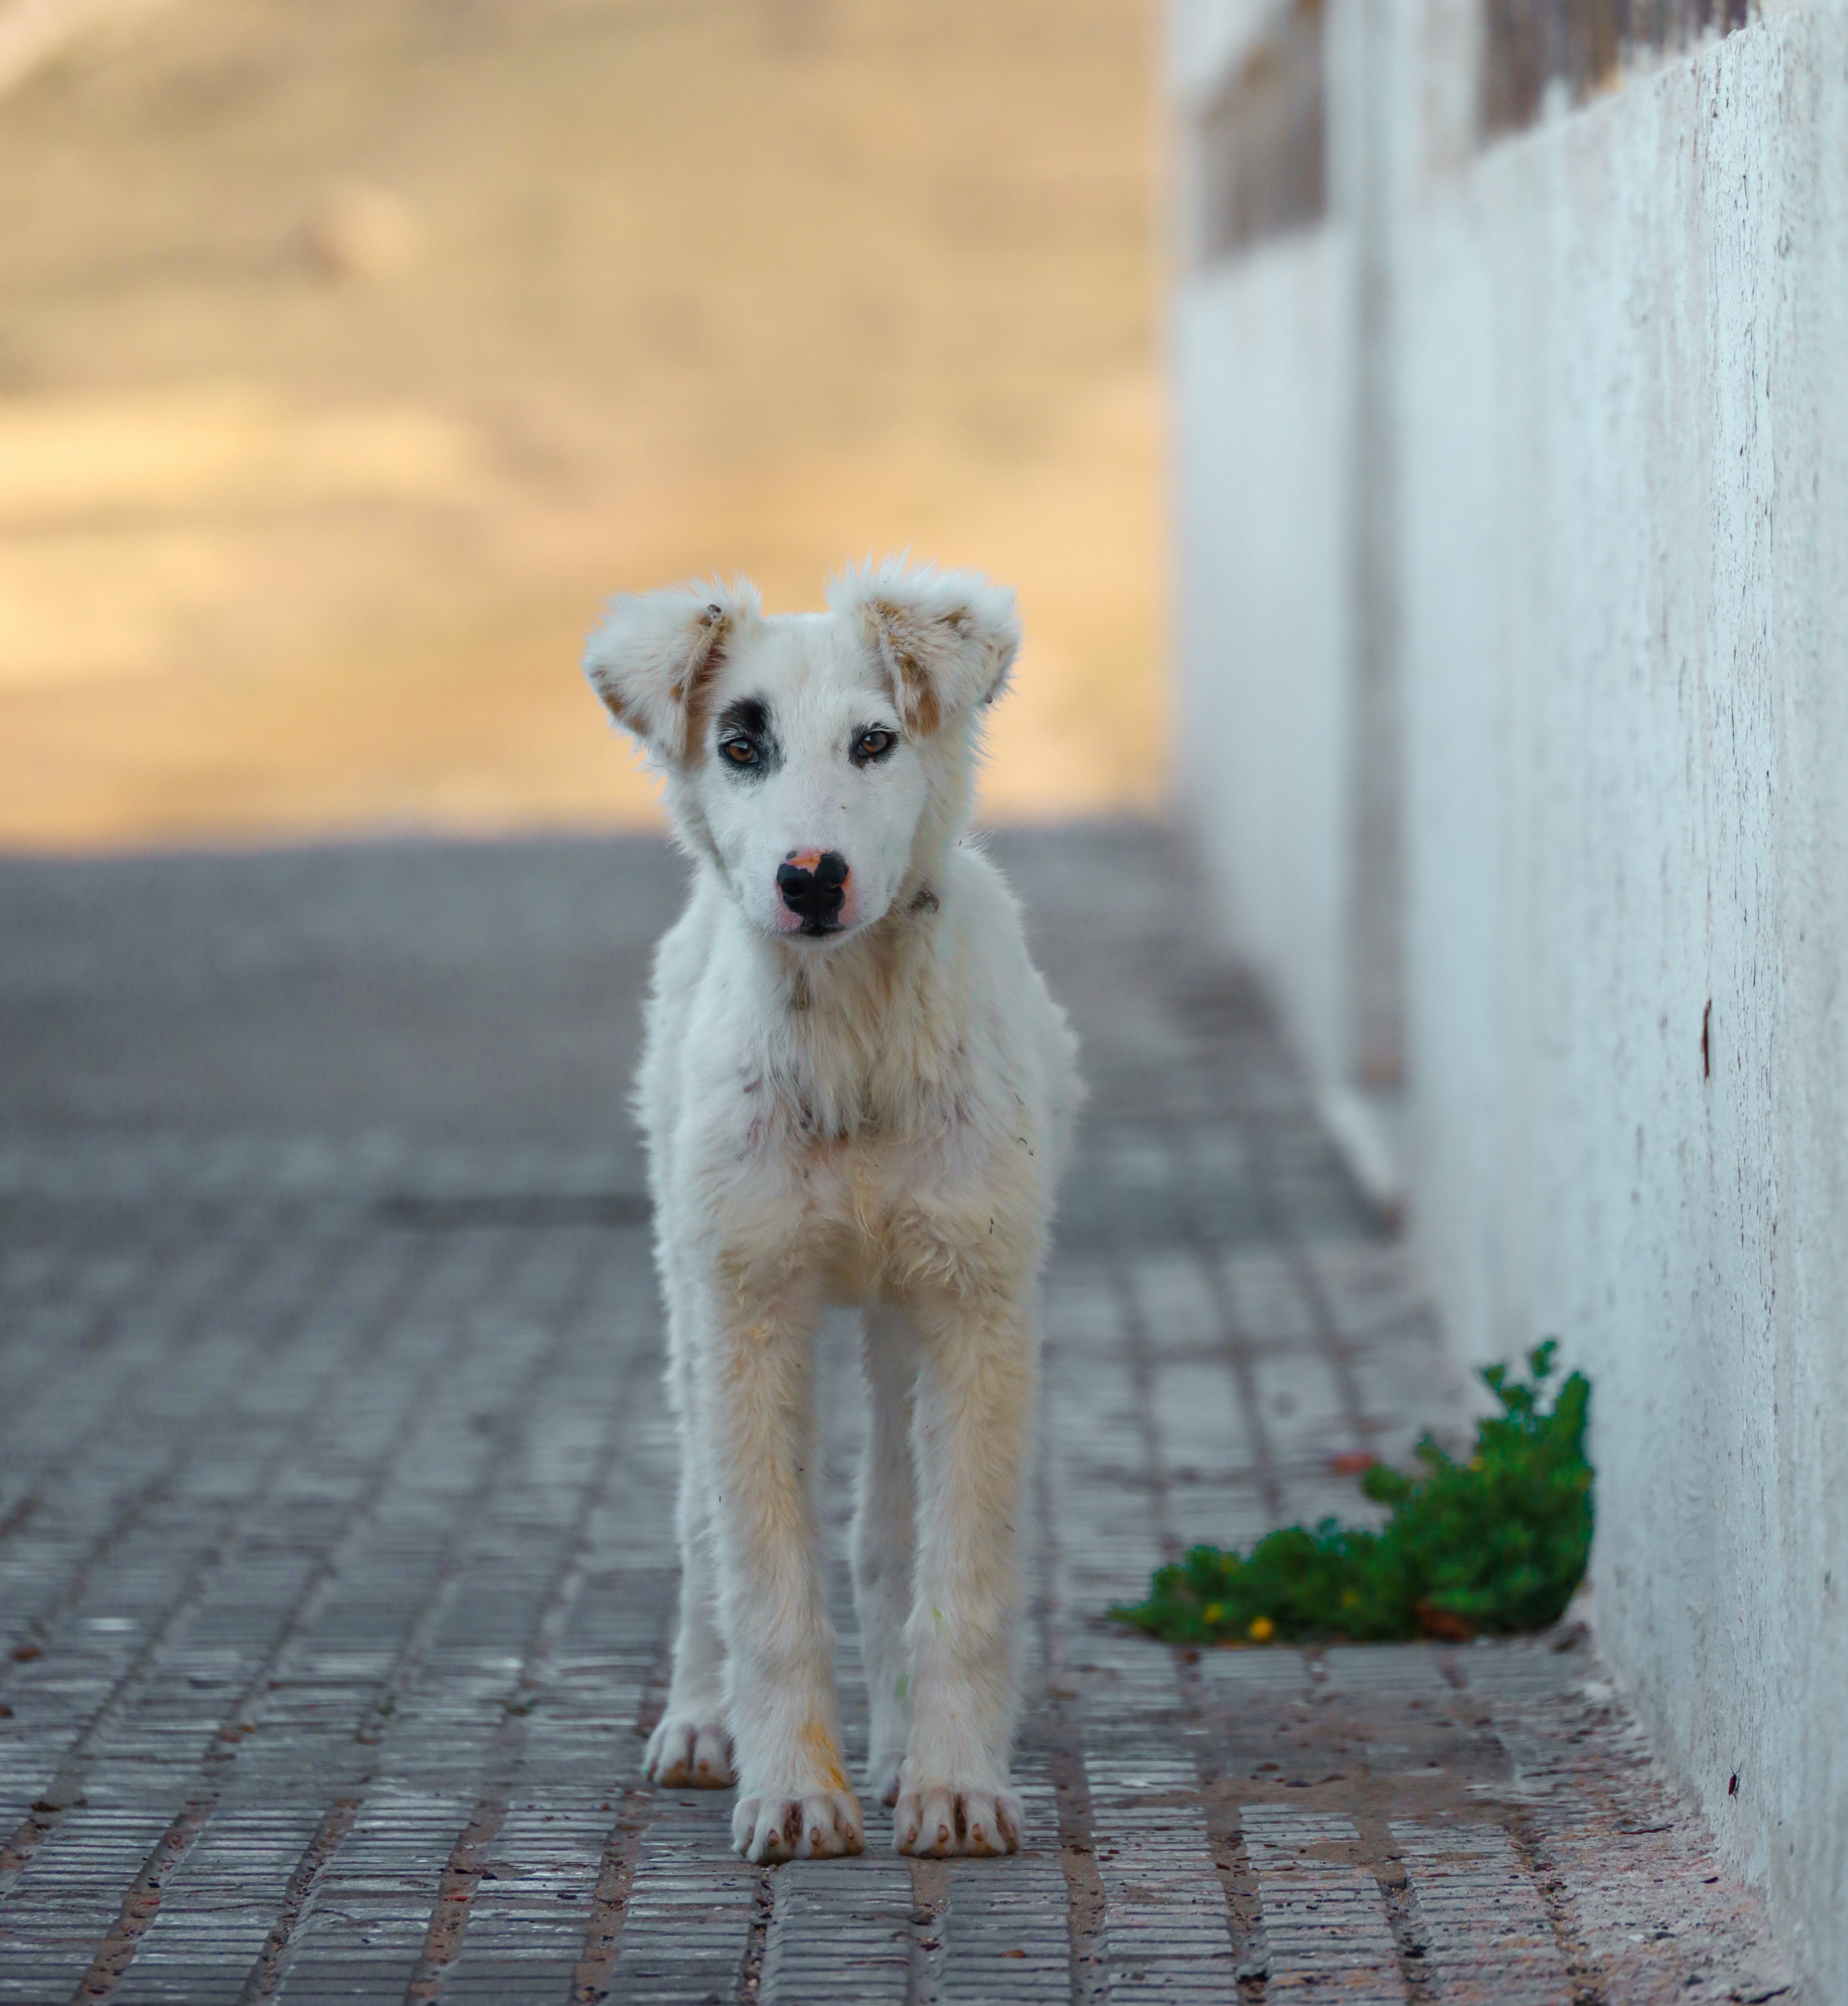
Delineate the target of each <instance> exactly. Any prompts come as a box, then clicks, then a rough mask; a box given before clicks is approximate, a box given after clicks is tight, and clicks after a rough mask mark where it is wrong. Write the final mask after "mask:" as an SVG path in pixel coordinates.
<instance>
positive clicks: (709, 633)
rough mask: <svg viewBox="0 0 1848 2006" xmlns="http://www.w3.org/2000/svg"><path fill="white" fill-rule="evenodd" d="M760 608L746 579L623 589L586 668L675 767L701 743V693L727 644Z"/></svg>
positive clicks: (627, 725)
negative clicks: (725, 583) (631, 590)
mask: <svg viewBox="0 0 1848 2006" xmlns="http://www.w3.org/2000/svg"><path fill="white" fill-rule="evenodd" d="M762 614H763V601H762V600H761V599H760V598H759V597H758V594H757V587H756V586H754V585H753V584H752V583H751V582H750V579H747V578H739V579H733V581H732V582H731V584H730V585H729V586H722V585H720V584H718V582H716V581H715V582H713V583H712V584H711V585H685V586H673V587H671V588H670V589H667V590H666V591H662V592H635V593H624V595H623V596H622V597H620V599H613V600H611V601H610V610H609V611H608V612H607V613H606V614H605V615H604V617H603V625H602V626H600V627H599V628H598V629H597V630H596V632H595V633H594V634H592V635H591V637H590V642H589V645H588V646H587V647H586V648H585V651H584V673H585V675H586V676H587V677H588V678H589V680H590V686H591V688H592V689H594V690H595V691H596V693H597V695H599V696H600V697H601V698H602V699H603V701H604V702H605V703H606V705H608V706H609V708H610V716H613V718H614V719H615V720H616V721H617V723H618V724H620V725H621V726H622V727H624V729H625V730H629V731H632V732H634V734H635V736H636V737H638V738H639V739H640V740H641V742H642V743H643V744H644V745H645V746H646V747H647V748H648V751H650V752H652V754H653V755H655V758H657V759H659V760H660V761H662V762H663V763H664V764H666V765H681V764H683V762H685V761H687V759H688V758H691V757H692V755H694V753H695V752H697V751H698V749H699V743H700V739H701V735H702V733H703V731H704V723H705V712H706V704H705V698H706V692H707V691H708V688H710V687H711V681H712V678H713V677H714V676H715V674H717V673H718V665H719V663H721V662H722V661H723V660H725V651H726V649H728V648H729V646H731V645H732V644H733V642H734V641H735V640H736V638H737V635H738V634H739V633H740V631H741V630H742V629H743V628H745V627H747V626H749V625H750V624H751V623H752V622H753V621H756V620H757V619H760V618H761V617H762Z"/></svg>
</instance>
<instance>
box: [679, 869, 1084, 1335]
mask: <svg viewBox="0 0 1848 2006" xmlns="http://www.w3.org/2000/svg"><path fill="white" fill-rule="evenodd" d="M963 889H964V894H965V897H964V899H956V898H954V896H951V895H950V894H949V892H947V891H946V893H945V895H944V896H943V898H940V897H939V896H938V895H937V894H936V892H934V891H933V892H932V895H931V897H930V898H929V899H927V900H922V901H919V900H918V899H915V896H914V898H912V899H907V900H906V901H905V903H903V904H901V906H898V908H897V909H896V910H894V912H893V913H891V914H890V915H888V916H887V918H886V919H885V920H883V921H882V922H881V923H880V925H879V926H878V927H876V928H874V929H873V930H871V932H870V936H869V937H868V938H866V939H865V940H864V941H861V942H859V943H856V944H855V948H856V951H855V952H852V953H850V954H842V955H838V956H835V957H833V958H831V959H828V960H826V961H823V960H821V959H820V958H819V957H816V958H811V959H806V960H802V961H796V960H792V959H791V958H790V957H789V956H788V955H779V954H766V953H764V952H761V951H760V950H759V949H758V948H757V944H756V943H754V942H751V941H749V940H748V939H747V938H744V937H743V936H742V935H740V934H733V931H732V930H731V927H730V924H729V921H728V920H727V919H726V918H725V917H724V915H722V914H720V913H713V915H712V916H713V917H715V919H716V920H717V922H718V931H716V932H715V934H714V935H713V937H711V938H710V939H709V940H708V941H707V942H706V943H705V947H706V950H707V951H706V952H705V953H704V955H698V956H697V963H698V965H697V967H695V966H694V965H692V964H693V962H694V959H695V957H694V956H691V955H690V956H689V957H688V965H687V966H686V968H685V970H684V976H685V977H686V978H688V979H687V980H686V984H685V986H684V987H680V988H679V993H678V996H677V998H676V994H675V990H676V986H677V985H676V984H675V983H674V982H673V971H672V964H673V963H674V961H675V960H676V959H678V957H677V956H676V955H675V954H674V952H673V945H672V944H671V943H670V946H669V949H668V950H666V951H665V952H664V954H663V970H662V975H663V982H662V988H661V991H659V997H658V1005H657V1011H656V1019H655V1025H654V1026H653V1030H654V1033H655V1037H654V1039H653V1040H652V1043H654V1044H655V1049H656V1051H658V1053H659V1057H660V1059H661V1060H662V1062H663V1063H664V1064H666V1065H673V1063H674V1058H673V1052H674V1049H675V1048H676V1047H677V1050H678V1054H679V1061H680V1067H681V1068H682V1070H683V1074H684V1072H685V1069H686V1068H687V1065H688V1063H689V1061H693V1059H694V1054H697V1076H696V1077H695V1078H694V1079H691V1080H690V1081H689V1082H687V1090H686V1091H685V1092H684V1095H683V1100H682V1103H681V1106H680V1110H679V1118H678V1119H677V1120H676V1121H673V1122H671V1123H670V1124H668V1129H669V1132H671V1133H672V1135H673V1146H672V1149H671V1151H670V1156H671V1158H672V1160H673V1162H672V1167H671V1170H670V1178H671V1181H672V1182H673V1183H674V1184H675V1185H676V1187H677V1188H680V1190H682V1191H687V1190H688V1189H690V1188H697V1190H698V1191H700V1192H701V1195H702V1198H703V1199H704V1202H703V1203H702V1204H701V1206H700V1207H699V1211H700V1212H701V1214H702V1215H703V1216H704V1218H705V1219H708V1220H710V1221H711V1222H712V1223H713V1224H712V1230H714V1232H715V1234H716V1235H717V1237H718V1238H719V1239H720V1241H722V1243H723V1244H724V1247H725V1253H726V1256H727V1258H728V1262H743V1263H745V1264H746V1265H752V1266H756V1265H762V1264H764V1263H765V1262H771V1263H777V1262H782V1261H785V1260H788V1261H789V1262H792V1263H794V1264H796V1265H801V1266H803V1267H804V1268H805V1269H807V1270H808V1271H809V1272H812V1273H814V1274H816V1275H817V1276H819V1277H820V1279H822V1281H823V1282H824V1284H825V1285H826V1286H827V1288H828V1289H829V1290H830V1292H831V1293H834V1294H838V1295H840V1296H841V1297H848V1298H852V1297H859V1296H861V1295H863V1294H865V1293H868V1292H869V1291H877V1290H882V1289H891V1288H894V1287H901V1288H902V1287H903V1286H906V1285H907V1284H908V1283H915V1282H917V1281H918V1280H919V1279H921V1278H924V1277H936V1278H937V1279H938V1280H939V1281H940V1282H941V1283H945V1284H947V1285H948V1286H951V1287H952V1288H953V1289H954V1290H956V1291H957V1292H958V1293H961V1292H962V1291H963V1290H964V1289H965V1288H966V1287H969V1286H975V1287H980V1286H986V1285H987V1278H991V1277H993V1276H996V1275H998V1274H999V1273H1000V1272H1003V1271H1005V1272H1008V1273H1012V1272H1014V1271H1016V1270H1017V1269H1018V1268H1019V1267H1020V1265H1021V1264H1022V1263H1023V1262H1024V1263H1025V1264H1027V1265H1029V1266H1031V1265H1034V1264H1035V1262H1036V1260H1037V1257H1038V1221H1039V1220H1040V1219H1041V1218H1042V1216H1043V1213H1044V1212H1045V1195H1046V1191H1047V1188H1048V1178H1047V1174H1046V1173H1047V1171H1048V1169H1049V1165H1048V1163H1047V1157H1048V1154H1049V1153H1048V1151H1047V1149H1045V1144H1044V1138H1042V1136H1041V1135H1039V1134H1038V1117H1036V1116H1035V1114H1034V1113H1033V1111H1032V1110H1033V1109H1034V1108H1035V1107H1037V1106H1038V1105H1040V1104H1041V1103H1042V1102H1043V1100H1044V1095H1043V1093H1041V1092H1039V1091H1037V1090H1036V1089H1035V1082H1030V1081H1028V1080H1026V1079H1022V1078H1020V1077H1018V1076H1017V1075H1018V1074H1019V1072H1020V1065H1019V1045H1018V1033H1019V1030H1020V1028H1021V1027H1020V1026H1019V1025H1018V1024H1014V1025H1011V1026H1010V1025H1008V1024H1007V1023H1004V1022H1001V1021H1000V1014H1001V1013H999V1012H997V1010H996V1003H995V999H994V998H993V994H992V984H993V977H994V974H995V973H996V971H995V968H994V961H995V956H996V945H997V943H996V939H995V938H994V930H993V927H990V926H985V925H983V924H982V920H983V919H984V918H985V917H987V916H986V915H985V914H984V913H982V911H981V910H980V908H981V906H982V903H984V902H983V901H982V898H981V896H980V893H981V891H982V889H983V888H982V885H980V884H979V882H978V883H977V884H975V885H964V888H963ZM968 906H974V907H975V909H976V910H974V911H970V910H967V907H968ZM700 908H701V902H700V901H698V900H697V899H696V901H695V905H694V910H691V911H690V912H689V913H688V915H687V920H685V921H683V927H684V928H688V929H690V930H696V929H697V926H698V924H699V917H698V916H699V912H700ZM678 931H680V930H676V932H678ZM1006 941H1007V936H1006V935H1005V934H1003V935H1002V936H1001V945H1002V952H1003V955H1006V954H1007V945H1006ZM1020 959H1021V964H1022V967H1023V970H1024V955H1021V957H1020ZM984 977H985V978H986V980H984V979H983V978H984ZM1035 987H1037V984H1035ZM1021 1000H1022V1001H1026V1002H1028V1004H1029V1007H1031V1001H1037V999H1036V998H1022V999H1021ZM653 1125H654V1124H652V1123H651V1126H653ZM662 1132H663V1130H662V1128H660V1127H656V1128H655V1133H656V1135H661V1134H662ZM664 1167H665V1166H664Z"/></svg>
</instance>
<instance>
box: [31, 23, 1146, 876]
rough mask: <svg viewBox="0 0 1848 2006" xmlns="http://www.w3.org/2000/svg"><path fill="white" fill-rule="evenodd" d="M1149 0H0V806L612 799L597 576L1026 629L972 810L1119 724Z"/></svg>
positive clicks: (1142, 732)
mask: <svg viewBox="0 0 1848 2006" xmlns="http://www.w3.org/2000/svg"><path fill="white" fill-rule="evenodd" d="M1157 30H1158V20H1157V9H1155V7H1154V5H1152V4H1151V0H1016V4H1013V5H1008V6H1007V7H1002V8H997V7H993V6H985V5H975V4H973V0H939V4H936V5H932V6H930V7H929V8H924V7H906V6H898V5H891V4H890V0H394V4H392V5H378V4H376V0H371V4H367V0H322V4H317V5H314V6H311V7H304V6H302V5H299V4H289V0H166V4H150V0H113V4H111V0H12V4H10V5H0V214H3V215H4V216H5V217H6V219H7V220H6V224H5V229H4V230H3V231H0V844H3V845H5V846H7V847H9V848H13V849H16V850H17V849H32V850H47V849H55V850H103V849H119V848H123V847H146V846H160V845H172V844H184V845H193V844H198V843H206V844H208V845H213V846H216V845H221V844H224V843H237V844H244V843H251V842H260V843H269V842H273V841H276V840H299V839H315V838H325V837H328V836H346V835H352V834H360V833H366V834H378V833H384V832H398V833H404V832H450V833H469V834H480V833H490V832H511V831H516V830H533V829H600V828H612V827H618V828H620V827H639V828H647V827H651V826H653V825H655V820H656V811H655V806H654V790H653V787H652V783H651V782H650V780H649V779H648V776H647V775H646V773H645V772H644V771H643V770H642V769H641V767H640V765H639V763H638V762H637V761H636V760H635V759H634V757H633V756H632V755H631V753H630V752H629V751H628V749H627V743H626V741H623V740H621V739H620V738H619V737H615V736H613V734H610V732H609V731H608V730H606V729H605V728H604V726H603V720H602V718H601V715H600V713H599V710H598V709H597V708H596V705H595V704H594V702H592V699H590V697H589V695H588V692H586V690H585V688H584V686H583V684H582V682H581V678H580V677H579V676H578V671H577V667H576V663H577V659H578V653H579V651H580V649H581V644H582V639H583V636H584V635H585V632H586V631H587V629H588V627H589V626H590V625H591V624H592V621H593V619H594V618H595V617H596V613H597V611H598V608H599V605H600V604H601V602H602V600H603V599H604V597H606V596H607V595H608V594H609V593H611V592H613V591H617V590H620V589H633V588H636V587H639V586H648V585H652V584H658V583H661V582H666V581H670V580H673V579H679V578H681V577H684V576H687V575H691V574H696V573H701V572H711V570H713V569H715V568H716V569H718V570H720V571H722V572H726V573H728V574H729V572H732V571H733V570H743V571H746V572H749V573H750V574H751V575H753V576H754V577H755V578H757V580H758V581H759V582H760V583H761V585H762V586H763V588H764V594H765V598H766V602H767V604H769V605H770V606H771V607H775V608H793V607H805V606H812V605H817V604H820V589H821V586H822V582H823V579H824V575H826V573H827V572H828V571H830V570H831V569H832V568H834V567H836V566H838V565H839V564H841V562H842V561H844V560H845V559H848V558H855V557H858V556H859V555H861V554H863V553H865V552H866V551H884V550H886V549H888V548H894V547H905V546H909V547H912V549H913V550H914V551H916V552H917V553H918V554H919V555H922V556H929V557H932V558H937V559H940V560H942V561H947V562H949V563H952V564H975V565H980V566H981V567H982V568H984V569H985V570H988V571H989V572H993V573H994V574H995V575H998V576H1000V577H1002V578H1004V579H1009V580H1010V581H1012V582H1015V583H1016V584H1017V586H1019V588H1020V591H1021V605H1022V611H1023V614H1024V620H1025V625H1026V631H1027V634H1028V647H1027V651H1026V654H1025V656H1024V660H1023V664H1022V670H1021V674H1020V677H1019V678H1018V680H1017V685H1016V688H1017V693H1016V695H1014V697H1013V698H1012V699H1010V702H1009V703H1008V704H1007V705H1006V706H1003V707H1002V709H1001V710H1000V712H998V713H997V714H996V721H995V726H994V729H993V761H992V764H991V765H990V768H989V772H988V776H987V779H986V783H985V797H984V809H985V813H986V814H987V815H989V816H990V817H991V818H1034V819H1038V818H1048V817H1061V816H1066V815H1073V814H1081V813H1086V812H1092V811H1099V810H1115V809H1122V808H1138V807H1147V806H1148V805H1150V804H1152V803H1153V802H1154V801H1155V800H1156V799H1157V797H1158V794H1159V792H1160V789H1161V775H1162V769H1163V762H1164V751H1165V739H1166V734H1167V725H1166V720H1165V712H1164V707H1163V702H1162V681H1161V669H1160V639H1159V632H1158V621H1159V593H1158V577H1159V572H1160V557H1159V544H1158V518H1159V508H1158V439H1159V434H1160V410H1161V400H1160V396H1159V392H1158V380H1157V375H1156V370H1155V366H1154V339H1153V337H1154V327H1155V325H1156V318H1157V294H1156V273H1155V269H1154V266H1155V256H1154V237H1155V229H1154V224H1155V220H1156V212H1157V197H1156V192H1155V182H1156V160H1157V150H1156V145H1155V135H1156V131H1157V125H1158V120H1157V110H1158V90H1157V83H1156V47H1157Z"/></svg>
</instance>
